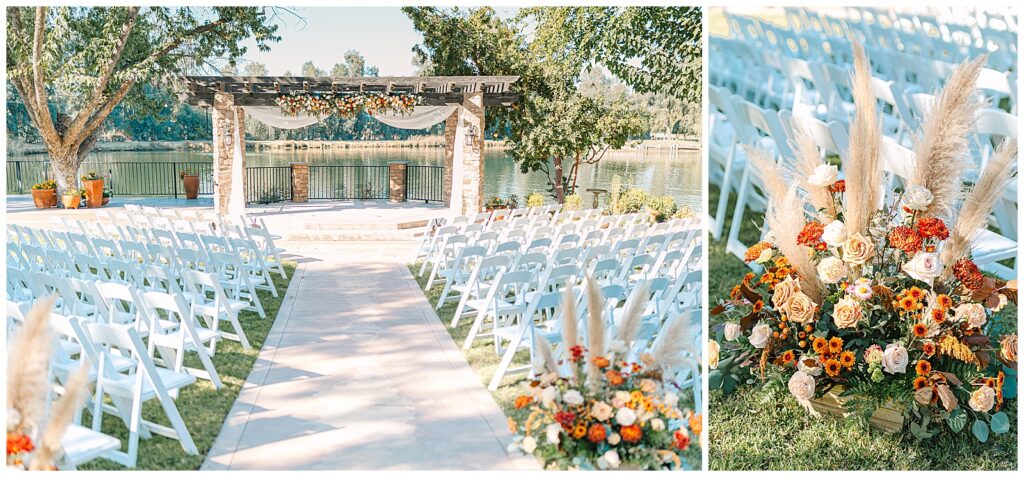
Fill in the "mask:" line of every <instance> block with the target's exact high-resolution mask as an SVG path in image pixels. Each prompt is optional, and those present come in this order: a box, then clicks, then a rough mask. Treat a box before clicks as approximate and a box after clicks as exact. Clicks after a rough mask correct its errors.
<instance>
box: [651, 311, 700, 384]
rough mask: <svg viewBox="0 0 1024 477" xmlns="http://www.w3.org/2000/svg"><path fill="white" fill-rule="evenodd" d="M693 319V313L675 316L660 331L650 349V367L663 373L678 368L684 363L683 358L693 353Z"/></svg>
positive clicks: (687, 312) (688, 312)
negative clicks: (691, 326) (691, 334)
mask: <svg viewBox="0 0 1024 477" xmlns="http://www.w3.org/2000/svg"><path fill="white" fill-rule="evenodd" d="M692 318H693V311H692V310H687V311H686V313H683V314H682V315H679V316H676V317H675V318H674V319H672V320H670V321H669V322H668V323H666V324H665V326H664V327H663V328H662V329H661V333H659V334H658V338H657V339H656V340H655V342H654V346H653V349H651V366H652V367H654V368H660V369H662V370H663V371H664V370H669V369H672V368H676V367H679V366H680V365H681V364H683V362H684V356H685V355H686V354H687V352H689V353H690V354H691V355H695V353H693V339H692V337H691V336H690V322H691V320H692Z"/></svg>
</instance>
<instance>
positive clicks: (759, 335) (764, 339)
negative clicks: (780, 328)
mask: <svg viewBox="0 0 1024 477" xmlns="http://www.w3.org/2000/svg"><path fill="white" fill-rule="evenodd" d="M771 332H772V328H771V327H770V326H768V325H766V324H764V323H758V324H757V325H755V326H754V329H752V330H750V344H751V346H753V347H755V348H757V349H761V348H764V345H766V344H768V337H769V336H771Z"/></svg>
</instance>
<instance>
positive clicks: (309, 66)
mask: <svg viewBox="0 0 1024 477" xmlns="http://www.w3.org/2000/svg"><path fill="white" fill-rule="evenodd" d="M302 76H327V73H326V72H325V71H324V70H322V69H320V68H317V67H316V65H314V64H313V62H312V61H307V62H305V63H303V64H302Z"/></svg>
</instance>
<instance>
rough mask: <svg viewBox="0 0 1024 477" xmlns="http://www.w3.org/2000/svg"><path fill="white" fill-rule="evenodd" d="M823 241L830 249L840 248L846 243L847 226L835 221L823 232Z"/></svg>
mask: <svg viewBox="0 0 1024 477" xmlns="http://www.w3.org/2000/svg"><path fill="white" fill-rule="evenodd" d="M821 240H823V241H824V242H825V244H826V245H828V246H829V247H838V246H840V245H842V244H843V242H846V224H844V223H843V222H842V221H840V220H833V221H832V222H829V224H828V225H826V226H825V230H823V231H822V232H821Z"/></svg>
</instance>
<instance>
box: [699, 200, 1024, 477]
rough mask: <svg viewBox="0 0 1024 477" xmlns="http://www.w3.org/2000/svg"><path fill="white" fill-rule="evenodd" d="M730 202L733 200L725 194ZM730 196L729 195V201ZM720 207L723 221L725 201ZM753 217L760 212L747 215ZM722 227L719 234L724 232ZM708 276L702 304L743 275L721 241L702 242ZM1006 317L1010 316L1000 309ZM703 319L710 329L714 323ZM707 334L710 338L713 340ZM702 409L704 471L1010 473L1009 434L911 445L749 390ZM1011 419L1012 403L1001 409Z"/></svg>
mask: <svg viewBox="0 0 1024 477" xmlns="http://www.w3.org/2000/svg"><path fill="white" fill-rule="evenodd" d="M710 189H711V190H710V200H709V204H711V207H710V209H711V210H712V212H711V214H712V216H713V215H714V209H715V208H716V206H717V204H718V196H719V190H718V188H717V187H715V186H714V185H712V186H711V187H710ZM733 195H734V196H735V194H733ZM734 198H735V197H733V199H734ZM733 202H734V200H730V204H729V208H728V209H727V210H728V211H729V213H730V215H731V212H732V207H733V205H732V203H733ZM752 215H754V216H758V218H759V216H760V214H750V213H749V212H748V214H747V217H748V218H750V217H751V216H752ZM728 229H729V221H728V220H727V221H726V224H725V232H723V236H724V235H725V234H727V233H728ZM740 238H741V239H742V240H743V242H744V243H747V244H752V243H754V242H755V241H756V240H757V238H758V230H757V228H756V226H755V224H754V223H752V222H748V223H746V224H744V226H743V227H742V228H741V234H740ZM708 244H709V247H708V250H709V253H710V255H709V263H710V267H711V271H710V273H709V277H708V281H709V286H708V296H709V302H710V303H712V304H714V303H716V302H717V300H718V299H719V298H720V297H724V296H727V295H728V293H729V289H730V288H732V286H733V285H735V284H736V283H739V281H740V280H742V277H743V274H745V273H746V272H747V271H748V270H749V269H748V268H747V267H746V265H744V263H743V261H742V260H740V259H738V258H737V257H735V256H733V255H731V254H729V253H727V252H726V251H725V241H724V240H722V241H720V242H715V241H711V240H709V241H708ZM1007 312H1008V313H1011V314H1012V313H1013V311H1012V310H1007ZM720 323H721V322H720V320H717V319H716V317H714V316H712V317H709V326H711V327H712V328H714V327H715V325H716V324H720ZM713 334H714V332H713V331H712V332H711V333H710V334H709V336H710V335H713ZM709 397H710V400H709V403H708V406H709V412H708V414H709V415H708V433H709V434H708V437H709V439H708V440H709V443H710V447H709V452H708V459H709V463H710V468H711V470H726V469H731V470H739V469H746V470H767V469H774V470H819V469H835V470H842V469H845V470H869V469H877V470H883V469H889V470H895V469H946V470H952V469H988V470H992V469H1016V468H1017V429H1016V427H1015V426H1012V427H1011V430H1010V432H1009V433H1007V434H1004V435H1001V436H997V437H994V438H990V439H989V441H988V442H987V443H984V444H983V443H980V442H978V441H977V440H975V439H974V437H973V436H971V435H970V434H969V433H961V434H960V435H958V436H956V438H953V437H952V436H948V435H947V436H942V438H934V439H931V440H929V441H918V440H917V439H916V438H914V437H913V436H912V435H911V434H910V432H909V431H906V432H902V433H885V432H882V431H879V430H875V429H869V428H865V427H862V426H861V425H859V424H857V423H856V422H854V421H852V420H844V419H839V418H836V417H832V416H824V417H822V418H820V419H815V418H813V417H811V416H809V415H808V414H807V412H806V411H805V410H804V409H803V408H801V407H800V406H799V405H797V404H796V402H795V401H794V400H793V399H789V398H788V396H771V395H769V393H768V392H764V391H759V390H756V389H753V388H751V387H741V388H740V389H739V390H738V391H736V392H734V393H732V394H729V395H723V394H722V392H721V391H716V390H712V391H711V395H710V396H709ZM1005 409H1006V410H1007V413H1008V414H1010V415H1011V416H1012V417H1011V420H1014V422H1016V421H1015V419H1016V415H1017V403H1016V400H1013V401H1007V405H1006V407H1005Z"/></svg>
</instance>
